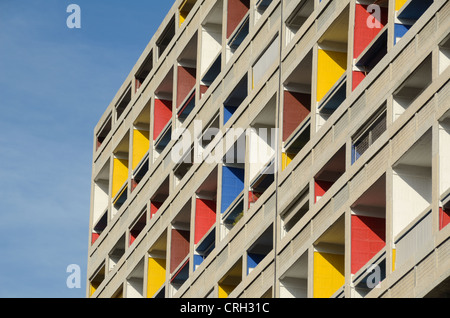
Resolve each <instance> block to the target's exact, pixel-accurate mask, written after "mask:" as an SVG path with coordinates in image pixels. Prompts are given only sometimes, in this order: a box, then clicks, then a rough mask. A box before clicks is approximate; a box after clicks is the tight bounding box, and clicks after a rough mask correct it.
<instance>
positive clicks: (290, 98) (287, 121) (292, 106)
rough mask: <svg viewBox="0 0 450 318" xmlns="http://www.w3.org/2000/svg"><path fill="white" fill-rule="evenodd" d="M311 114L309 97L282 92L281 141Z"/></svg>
mask: <svg viewBox="0 0 450 318" xmlns="http://www.w3.org/2000/svg"><path fill="white" fill-rule="evenodd" d="M310 112H311V95H309V94H301V93H295V92H289V91H284V107H283V141H284V140H286V139H287V138H288V137H289V136H290V135H291V134H292V132H293V131H294V130H295V129H296V128H297V127H298V125H300V123H301V122H302V121H303V120H304V119H305V118H306V117H307V116H308V115H309V113H310Z"/></svg>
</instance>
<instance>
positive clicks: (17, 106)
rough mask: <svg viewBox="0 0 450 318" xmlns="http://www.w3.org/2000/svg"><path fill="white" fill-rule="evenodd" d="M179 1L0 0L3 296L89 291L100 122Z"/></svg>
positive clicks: (0, 265)
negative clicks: (72, 282) (75, 21)
mask: <svg viewBox="0 0 450 318" xmlns="http://www.w3.org/2000/svg"><path fill="white" fill-rule="evenodd" d="M71 3H75V4H78V5H79V6H80V8H81V29H69V28H67V26H66V19H67V17H68V16H69V13H67V12H66V9H67V6H68V5H69V4H71ZM172 4H173V1H154V0H133V1H126V0H108V1H105V0H72V1H62V0H20V1H18V0H0V109H1V113H0V149H1V155H0V181H1V183H0V202H1V204H0V297H1V298H5V297H24V298H35V297H44V298H53V297H63V298H72V297H85V293H86V263H87V248H88V240H89V237H88V234H89V205H90V179H91V162H92V145H93V129H94V126H95V125H96V124H97V122H98V120H99V118H100V116H101V115H102V114H103V112H104V111H105V109H106V107H107V106H108V104H109V103H110V102H111V100H112V98H113V97H114V95H115V93H116V92H117V90H118V89H119V87H120V86H121V84H122V83H123V81H124V80H125V78H126V76H127V75H128V73H129V72H130V70H131V68H132V67H133V66H134V64H135V63H136V61H137V59H138V58H139V56H140V55H141V53H142V51H143V50H144V48H145V47H146V45H147V43H148V42H149V41H150V39H151V37H152V35H153V34H154V32H155V31H156V29H157V28H158V26H159V25H160V23H161V22H162V20H163V18H164V17H165V15H166V14H167V12H168V11H169V9H170V7H171V6H172ZM69 264H78V265H79V266H80V267H81V277H82V286H81V288H80V289H69V288H67V286H66V279H67V277H68V275H69V274H68V273H67V272H66V268H67V266H68V265H69Z"/></svg>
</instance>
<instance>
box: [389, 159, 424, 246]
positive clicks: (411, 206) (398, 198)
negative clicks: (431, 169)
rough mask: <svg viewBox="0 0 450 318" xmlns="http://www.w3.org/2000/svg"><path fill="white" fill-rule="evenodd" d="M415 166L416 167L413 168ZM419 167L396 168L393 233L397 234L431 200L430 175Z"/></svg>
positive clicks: (394, 177)
mask: <svg viewBox="0 0 450 318" xmlns="http://www.w3.org/2000/svg"><path fill="white" fill-rule="evenodd" d="M415 168H416V169H415ZM420 170H421V169H420V168H419V167H413V166H411V167H410V170H409V169H396V171H395V172H394V176H393V234H394V237H395V236H396V235H398V234H399V233H400V232H401V231H402V230H403V229H404V228H405V227H406V226H407V225H408V224H409V223H411V222H412V221H413V220H414V219H415V218H416V217H417V216H418V215H419V214H420V213H421V212H423V210H424V209H425V208H426V207H427V206H429V205H430V202H431V190H432V184H431V175H428V173H423V172H422V173H418V172H419V171H420Z"/></svg>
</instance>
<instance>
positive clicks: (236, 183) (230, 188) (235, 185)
mask: <svg viewBox="0 0 450 318" xmlns="http://www.w3.org/2000/svg"><path fill="white" fill-rule="evenodd" d="M242 190H244V169H240V168H235V167H228V166H223V167H222V204H221V213H223V212H225V210H226V209H227V208H228V207H229V206H230V204H231V203H233V201H234V200H235V199H236V198H237V196H238V195H239V194H240V193H241V192H242Z"/></svg>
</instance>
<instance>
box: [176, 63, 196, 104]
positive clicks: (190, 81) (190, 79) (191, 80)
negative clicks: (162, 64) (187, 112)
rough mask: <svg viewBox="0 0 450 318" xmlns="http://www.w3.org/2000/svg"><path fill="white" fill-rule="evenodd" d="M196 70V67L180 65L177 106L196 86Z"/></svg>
mask: <svg viewBox="0 0 450 318" xmlns="http://www.w3.org/2000/svg"><path fill="white" fill-rule="evenodd" d="M195 72H196V69H195V68H189V67H183V66H178V80H177V107H179V106H180V104H181V103H182V102H183V100H184V99H185V98H186V97H187V95H188V94H189V92H190V91H191V90H192V88H193V87H194V86H195Z"/></svg>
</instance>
